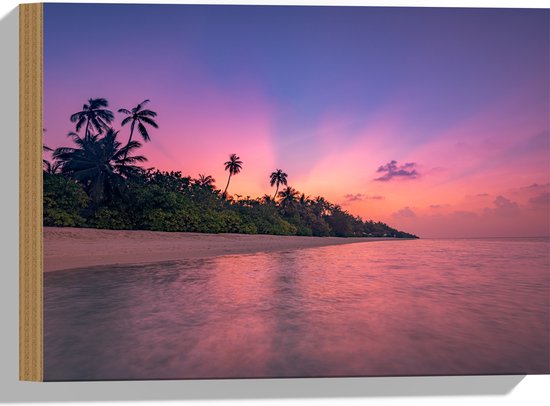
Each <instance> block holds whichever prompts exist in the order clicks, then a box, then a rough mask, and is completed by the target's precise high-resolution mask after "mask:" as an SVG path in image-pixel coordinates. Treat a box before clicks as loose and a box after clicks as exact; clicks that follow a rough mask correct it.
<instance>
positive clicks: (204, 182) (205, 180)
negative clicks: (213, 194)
mask: <svg viewBox="0 0 550 406" xmlns="http://www.w3.org/2000/svg"><path fill="white" fill-rule="evenodd" d="M215 181H216V179H214V178H213V177H212V176H210V175H208V176H206V175H203V174H202V173H199V177H198V178H197V179H195V183H196V184H197V185H199V186H201V187H209V188H214V182H215Z"/></svg>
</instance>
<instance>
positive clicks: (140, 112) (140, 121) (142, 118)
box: [118, 99, 159, 159]
mask: <svg viewBox="0 0 550 406" xmlns="http://www.w3.org/2000/svg"><path fill="white" fill-rule="evenodd" d="M149 101H150V100H149V99H145V100H143V101H142V102H141V103H139V104H138V105H137V106H136V107H134V108H133V109H132V110H127V109H118V112H119V113H122V114H126V115H127V116H128V117H126V118H125V119H124V120H122V123H120V125H122V126H125V125H126V124H128V123H131V124H130V137H129V138H128V144H126V145H130V142H132V137H133V135H134V128H135V126H136V124H137V127H138V131H139V133H140V134H141V137H142V138H143V141H145V142H148V141H150V140H151V137H150V136H149V133H148V132H147V128H146V127H145V124H148V125H150V126H151V127H154V128H159V126H158V124H157V123H156V121H155V120H153V118H154V117H156V116H157V113H156V112H154V111H152V110H147V109H143V106H145V105H146V104H147V103H149ZM124 159H126V157H124Z"/></svg>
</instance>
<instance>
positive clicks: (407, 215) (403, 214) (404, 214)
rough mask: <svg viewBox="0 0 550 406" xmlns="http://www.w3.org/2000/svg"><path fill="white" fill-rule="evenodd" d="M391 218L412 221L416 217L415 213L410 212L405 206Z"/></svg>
mask: <svg viewBox="0 0 550 406" xmlns="http://www.w3.org/2000/svg"><path fill="white" fill-rule="evenodd" d="M392 217H394V218H396V219H412V218H415V217H416V213H415V212H414V211H412V210H411V208H410V207H409V206H407V207H404V208H402V209H401V210H398V211H396V212H395V213H393V214H392Z"/></svg>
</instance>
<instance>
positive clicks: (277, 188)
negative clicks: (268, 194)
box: [273, 182, 279, 202]
mask: <svg viewBox="0 0 550 406" xmlns="http://www.w3.org/2000/svg"><path fill="white" fill-rule="evenodd" d="M278 191H279V182H277V187H276V188H275V196H273V201H274V202H275V199H277V192H278Z"/></svg>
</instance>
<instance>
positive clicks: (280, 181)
mask: <svg viewBox="0 0 550 406" xmlns="http://www.w3.org/2000/svg"><path fill="white" fill-rule="evenodd" d="M287 177H288V175H287V174H286V173H284V172H283V171H282V170H281V169H277V170H276V171H275V172H272V173H271V175H270V177H269V184H270V185H271V187H273V185H277V187H276V188H275V194H274V195H273V200H275V198H276V197H277V193H278V192H279V185H285V186H286V185H287V179H286V178H287Z"/></svg>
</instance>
